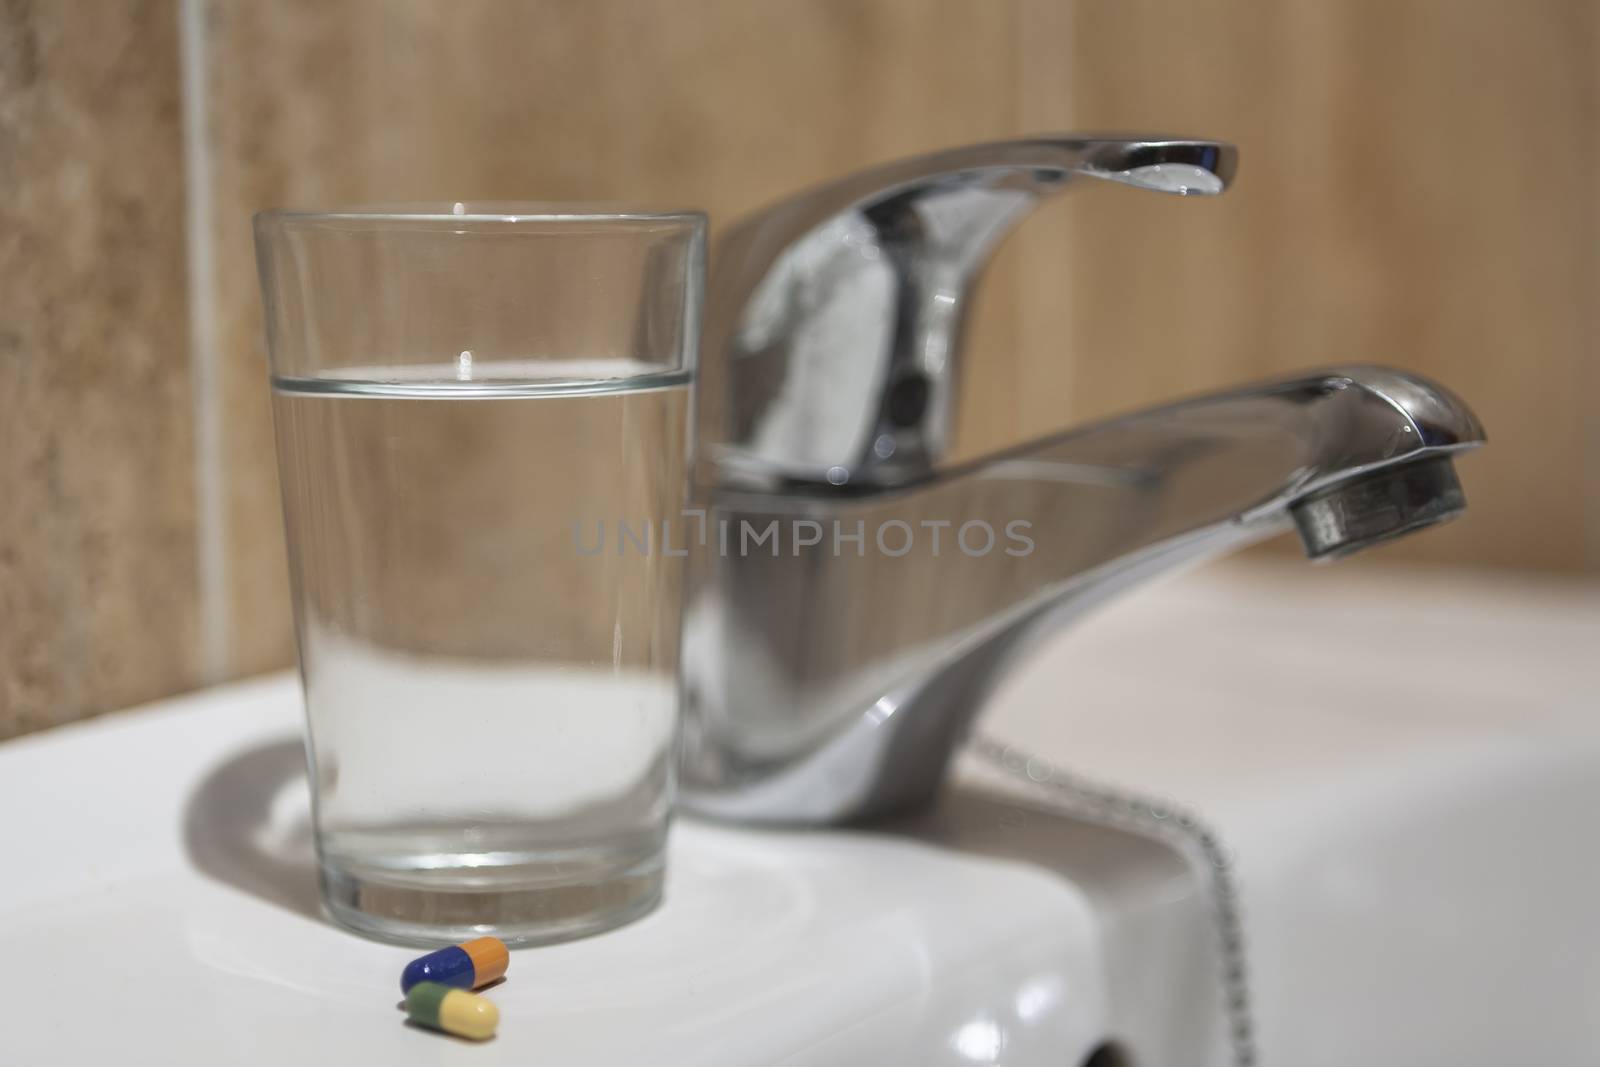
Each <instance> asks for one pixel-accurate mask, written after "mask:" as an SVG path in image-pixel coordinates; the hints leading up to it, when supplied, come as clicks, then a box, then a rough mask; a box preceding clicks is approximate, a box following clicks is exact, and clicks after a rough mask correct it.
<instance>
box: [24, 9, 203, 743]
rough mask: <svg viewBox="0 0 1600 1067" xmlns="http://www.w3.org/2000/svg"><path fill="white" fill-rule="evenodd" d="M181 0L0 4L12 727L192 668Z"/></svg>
mask: <svg viewBox="0 0 1600 1067" xmlns="http://www.w3.org/2000/svg"><path fill="white" fill-rule="evenodd" d="M180 113H181V106H180V96H179V77H178V20H177V16H176V9H175V7H174V5H172V4H103V5H102V4H93V5H91V4H46V3H40V4H31V5H30V4H16V3H0V190H4V195H0V737H4V736H7V735H9V734H17V733H23V732H25V731H28V730H35V729H38V728H40V727H43V726H49V725H52V724H55V723H60V722H67V721H69V720H72V719H76V718H81V717H82V716H84V715H88V714H92V713H94V712H96V711H101V710H105V709H107V708H115V707H121V706H123V705H126V704H131V703H134V702H136V701H140V700H145V699H149V698H152V697H157V696H161V695H163V694H166V693H170V692H173V691H175V690H179V689H185V688H190V687H192V686H194V685H196V684H198V683H199V681H200V678H201V675H200V661H199V652H198V644H197V632H198V630H197V628H198V622H199V618H198V604H199V600H198V594H199V588H198V573H197V571H196V568H195V544H196V533H195V522H194V502H195V497H194V492H193V487H192V478H191V473H192V470H193V467H194V451H193V445H192V440H191V434H190V415H191V410H192V404H191V393H190V385H189V352H188V337H187V326H186V316H187V308H188V300H187V297H186V290H185V285H184V255H183V250H184V219H183V215H184V188H183V143H182V129H181V125H180Z"/></svg>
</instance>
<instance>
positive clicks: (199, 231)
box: [178, 0, 229, 685]
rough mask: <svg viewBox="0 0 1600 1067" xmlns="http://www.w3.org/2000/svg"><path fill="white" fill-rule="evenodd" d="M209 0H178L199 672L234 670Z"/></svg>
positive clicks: (218, 676)
mask: <svg viewBox="0 0 1600 1067" xmlns="http://www.w3.org/2000/svg"><path fill="white" fill-rule="evenodd" d="M205 20H206V12H205V0H179V3H178V32H179V51H180V54H181V64H182V79H183V85H182V95H183V173H184V226H185V231H186V232H185V238H186V241H185V244H186V251H187V260H188V290H189V292H188V296H189V376H190V387H191V391H192V411H191V417H192V421H193V426H194V492H195V524H196V537H197V541H198V548H199V552H198V557H199V558H198V561H197V565H198V569H199V580H200V605H199V615H200V619H199V622H200V680H201V682H202V683H203V684H206V685H214V684H216V683H217V682H221V681H224V680H226V679H227V676H228V643H229V642H228V637H229V634H228V629H229V613H228V586H227V555H226V553H227V543H226V539H225V536H224V533H225V523H226V515H225V512H224V510H223V474H222V451H221V446H222V412H221V410H220V408H219V404H220V397H219V396H218V395H217V314H216V288H215V285H214V278H215V268H216V255H215V248H214V245H213V242H212V233H211V136H210V129H209V127H208V125H207V123H208V114H207V108H206V51H205V48H206V28H205Z"/></svg>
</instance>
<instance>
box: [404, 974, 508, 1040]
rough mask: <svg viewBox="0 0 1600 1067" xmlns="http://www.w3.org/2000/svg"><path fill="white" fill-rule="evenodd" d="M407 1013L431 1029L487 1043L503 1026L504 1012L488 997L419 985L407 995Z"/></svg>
mask: <svg viewBox="0 0 1600 1067" xmlns="http://www.w3.org/2000/svg"><path fill="white" fill-rule="evenodd" d="M406 1014H407V1015H409V1016H411V1020H412V1021H413V1022H415V1023H418V1024H420V1025H422V1026H426V1027H427V1028H428V1029H430V1030H443V1031H444V1032H445V1033H447V1034H455V1035H456V1036H457V1037H465V1038H470V1039H471V1040H473V1041H487V1040H488V1039H489V1038H491V1037H493V1036H494V1028H495V1027H497V1026H499V1025H500V1009H499V1008H496V1007H495V1006H494V1002H493V1001H491V1000H490V999H489V998H488V997H480V996H478V994H476V993H468V992H467V991H466V990H465V989H455V988H452V987H450V986H447V985H440V984H439V983H438V982H418V983H417V984H416V985H414V986H412V987H411V992H409V993H407V994H406Z"/></svg>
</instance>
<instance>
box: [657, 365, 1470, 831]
mask: <svg viewBox="0 0 1600 1067" xmlns="http://www.w3.org/2000/svg"><path fill="white" fill-rule="evenodd" d="M1483 440H1484V434H1483V429H1482V427H1481V426H1480V425H1479V423H1478V421H1477V419H1476V417H1474V416H1473V414H1472V412H1471V411H1470V410H1469V409H1468V408H1467V407H1466V406H1465V405H1464V404H1462V403H1461V401H1459V400H1458V399H1456V398H1455V397H1454V396H1453V395H1452V394H1450V393H1449V392H1447V391H1446V390H1445V389H1443V388H1442V387H1440V386H1437V385H1434V384H1433V383H1431V382H1428V381H1426V380H1424V379H1421V378H1418V377H1414V376H1411V375H1407V374H1402V373H1400V372H1398V371H1392V370H1387V369H1384V368H1381V367H1353V368H1345V369H1339V370H1333V371H1328V372H1324V373H1321V374H1316V375H1312V376H1308V377H1301V378H1294V379H1289V380H1284V381H1278V382H1270V383H1267V384H1264V385H1259V386H1255V387H1251V388H1246V389H1242V390H1234V391H1229V392H1225V393H1220V394H1215V395H1212V396H1207V397H1201V398H1197V399H1193V400H1187V401H1183V402H1180V403H1176V404H1172V405H1168V406H1165V407H1161V408H1156V409H1152V410H1149V411H1145V412H1141V413H1138V414H1134V415H1130V416H1126V417H1123V418H1119V419H1115V420H1112V421H1109V422H1106V423H1102V424H1099V425H1096V426H1091V427H1088V428H1085V429H1080V430H1075V431H1071V432H1068V433H1065V434H1061V435H1058V436H1055V437H1052V438H1049V439H1046V440H1044V441H1041V442H1038V443H1036V444H1034V445H1032V446H1028V447H1026V448H1023V449H1019V450H1016V451H1014V452H1011V453H1007V454H1004V455H1001V456H998V457H994V458H991V459H989V460H985V461H981V462H977V463H973V464H969V465H967V466H964V467H960V468H956V469H952V470H949V471H946V472H941V473H939V474H936V475H930V476H928V477H927V478H925V479H923V480H921V481H919V482H916V483H913V484H911V485H908V486H901V487H897V488H895V489H891V490H868V491H862V490H861V489H860V488H859V487H849V486H839V487H826V486H822V487H812V488H811V489H809V490H808V491H805V492H800V491H798V490H796V489H795V488H793V487H792V488H791V489H790V490H789V491H786V492H784V493H782V494H750V493H746V492H741V491H737V490H735V491H729V492H724V493H718V494H715V495H713V496H712V497H711V498H710V500H709V505H710V514H711V515H712V516H713V518H714V520H715V521H716V522H717V523H718V524H719V525H720V526H722V527H723V528H729V527H731V528H732V529H734V530H736V531H740V532H741V533H742V532H743V531H746V530H752V529H755V530H761V531H765V532H768V533H770V534H772V535H773V537H774V538H775V539H773V540H772V541H771V542H770V544H769V543H768V542H767V541H766V540H763V541H762V542H761V544H760V545H759V547H758V548H757V549H756V550H755V551H750V550H749V543H748V538H746V539H745V540H744V543H743V545H742V546H741V545H739V544H735V545H734V546H733V550H732V551H730V552H727V553H708V554H707V555H705V556H704V557H703V558H701V559H700V560H698V561H697V565H696V572H697V573H696V578H695V580H694V582H693V583H692V587H693V588H694V590H695V595H694V597H693V599H692V600H691V602H690V605H689V613H688V617H687V628H688V633H689V637H688V643H687V644H686V653H687V655H686V658H685V672H686V682H687V697H688V706H689V711H690V714H689V719H688V727H687V737H686V751H685V761H684V774H685V793H686V799H687V801H688V803H689V804H690V805H691V806H692V807H694V808H696V809H698V810H700V811H703V812H706V813H709V814H713V815H717V816H721V817H727V818H736V819H742V820H754V821H783V822H793V821H801V822H837V821H849V820H854V819H860V818H864V817H870V816H876V815H881V814H885V813H888V812H891V811H895V810H898V809H902V808H905V807H908V806H913V805H915V804H917V803H920V802H922V801H924V800H926V799H927V798H928V797H929V796H930V795H931V793H932V791H933V790H934V789H935V788H936V787H937V785H938V783H939V781H940V779H941V778H942V775H943V772H944V768H945V765H946V763H947V761H948V758H949V755H950V753H951V752H952V751H953V749H954V748H955V746H956V745H957V744H958V742H959V741H960V740H961V739H962V738H963V737H964V736H965V734H966V732H967V730H968V727H969V726H970V724H971V721H972V719H973V717H974V715H975V713H976V712H977V710H978V709H979V708H980V707H981V706H982V704H983V701H984V699H985V697H986V696H987V694H988V693H989V691H990V689H991V688H992V686H993V684H994V682H995V680H996V679H997V677H998V676H999V675H1000V674H1001V673H1002V672H1003V670H1004V669H1005V667H1006V665H1007V664H1008V663H1010V662H1011V661H1012V659H1013V658H1014V657H1015V656H1016V655H1017V654H1018V653H1019V652H1021V651H1022V650H1024V649H1025V648H1026V647H1027V646H1028V645H1029V644H1030V643H1031V642H1032V641H1033V640H1034V639H1035V638H1037V637H1038V636H1039V635H1040V634H1042V633H1045V632H1048V631H1051V630H1053V629H1054V628H1056V627H1058V626H1060V625H1063V624H1065V623H1067V622H1070V621H1072V620H1073V619H1076V618H1077V617H1079V616H1081V615H1082V614H1083V613H1084V612H1085V611H1086V610H1088V609H1089V608H1091V607H1092V606H1094V605H1096V604H1098V603H1100V602H1101V601H1103V600H1105V599H1106V598H1108V597H1110V596H1112V595H1114V594H1116V593H1118V592H1121V591H1122V590H1125V589H1127V588H1128V587H1129V586H1130V585H1132V584H1134V583H1136V582H1138V581H1140V580H1142V579H1143V578H1145V577H1147V576H1150V575H1153V574H1156V573H1159V572H1161V571H1165V570H1168V569H1170V568H1172V567H1175V566H1178V565H1180V564H1183V563H1186V562H1191V561H1195V560H1199V559H1204V558H1207V557H1210V556H1213V555H1216V554H1219V553H1221V552H1225V551H1228V550H1231V549H1235V548H1238V547H1241V546H1243V545H1245V544H1248V543H1250V542H1253V541H1257V540H1260V539H1262V538H1265V537H1268V536H1271V535H1273V534H1276V533H1279V532H1282V531H1285V530H1287V529H1288V528H1290V526H1292V525H1298V526H1299V528H1300V530H1301V532H1302V535H1303V537H1304V540H1305V544H1306V549H1307V553H1308V554H1309V555H1311V556H1313V557H1314V558H1324V557H1332V556H1336V555H1340V554H1344V553H1347V552H1349V551H1354V550H1356V549H1358V548H1362V547H1366V546H1367V545H1371V544H1376V543H1379V542H1381V541H1384V540H1387V539H1389V538H1391V537H1395V536H1399V535H1401V534H1403V533H1407V532H1410V531H1411V530H1414V529H1418V528H1421V527H1422V526H1426V525H1431V524H1432V523H1435V522H1438V521H1443V520H1444V519H1446V518H1449V517H1451V516H1453V515H1454V514H1457V513H1459V512H1460V510H1461V509H1462V508H1463V507H1464V506H1465V501H1464V499H1463V497H1462V495H1461V490H1460V485H1459V483H1458V482H1457V481H1456V480H1455V477H1454V472H1453V467H1452V464H1453V461H1454V458H1455V456H1456V455H1457V454H1458V453H1459V452H1461V451H1463V450H1466V449H1470V448H1473V447H1475V446H1477V445H1478V444H1480V443H1481V442H1482V441H1483ZM841 531H842V532H843V537H841ZM941 534H942V535H943V538H942V543H941V540H940V535H941ZM919 535H920V536H919ZM739 536H740V535H739V534H736V535H735V537H736V538H738V537H739ZM858 538H859V540H858ZM741 548H742V550H741Z"/></svg>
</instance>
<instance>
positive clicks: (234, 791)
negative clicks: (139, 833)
mask: <svg viewBox="0 0 1600 1067" xmlns="http://www.w3.org/2000/svg"><path fill="white" fill-rule="evenodd" d="M305 777H306V763H305V746H304V745H303V744H302V743H301V741H300V739H299V737H297V736H296V737H286V738H284V739H282V740H278V741H268V742H265V743H262V744H259V745H256V746H254V747H252V748H248V749H246V750H244V751H242V752H240V753H238V754H236V755H234V756H232V757H230V758H229V759H227V760H226V761H225V762H223V763H221V764H219V765H218V766H217V767H215V768H214V769H213V770H212V771H211V773H209V774H208V775H206V777H205V779H204V780H202V781H201V782H200V784H199V786H198V787H196V789H195V791H194V792H193V793H192V794H190V796H189V803H188V805H187V806H186V807H185V809H184V817H183V842H184V848H185V849H186V851H187V852H188V853H189V859H190V862H192V863H193V864H194V865H195V867H196V868H198V869H199V870H200V871H201V873H203V874H205V875H206V876H207V877H210V878H213V879H215V880H217V881H219V882H223V883H225V884H227V885H231V886H233V887H234V888H235V889H239V890H243V891H244V892H246V893H249V894H251V895H252V896H256V897H259V898H260V899H262V900H264V901H266V902H267V903H269V904H274V905H276V906H278V907H280V908H287V909H288V910H290V911H293V912H297V913H298V914H301V915H304V916H306V917H307V918H311V919H316V920H317V921H319V922H321V921H323V914H322V902H321V896H320V894H319V893H318V890H317V860H316V850H315V847H314V845H313V843H312V838H311V820H310V810H309V806H308V803H307V802H306V801H305V800H304V799H303V798H304V797H305Z"/></svg>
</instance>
